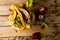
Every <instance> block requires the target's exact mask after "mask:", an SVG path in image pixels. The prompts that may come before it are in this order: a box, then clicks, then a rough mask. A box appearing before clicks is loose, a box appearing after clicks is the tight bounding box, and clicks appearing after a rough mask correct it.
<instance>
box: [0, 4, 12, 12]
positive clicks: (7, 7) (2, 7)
mask: <svg viewBox="0 0 60 40" xmlns="http://www.w3.org/2000/svg"><path fill="white" fill-rule="evenodd" d="M10 7H11V6H10V5H3V6H0V11H9V8H10Z"/></svg>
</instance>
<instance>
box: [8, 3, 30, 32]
mask: <svg viewBox="0 0 60 40" xmlns="http://www.w3.org/2000/svg"><path fill="white" fill-rule="evenodd" d="M11 9H12V10H13V11H14V13H13V15H14V16H13V17H12V15H11V14H10V16H9V21H10V23H11V22H13V23H14V21H11V20H10V19H12V18H13V19H12V20H14V19H15V17H16V15H17V13H18V17H19V18H20V21H21V23H22V25H23V26H22V25H20V26H16V28H18V29H19V30H21V31H22V30H24V29H25V28H30V24H28V23H25V21H24V19H23V16H22V13H21V12H20V10H19V8H18V7H16V5H14V4H12V5H11ZM20 9H21V8H20ZM23 10H24V9H21V11H22V12H23V13H24V15H25V16H26V18H27V19H29V18H30V15H29V14H28V12H27V11H26V10H24V11H23ZM16 12H17V13H16ZM10 17H11V18H10ZM13 23H12V24H13ZM12 26H13V25H12Z"/></svg>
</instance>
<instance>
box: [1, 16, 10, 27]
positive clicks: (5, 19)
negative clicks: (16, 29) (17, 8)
mask: <svg viewBox="0 0 60 40" xmlns="http://www.w3.org/2000/svg"><path fill="white" fill-rule="evenodd" d="M0 26H9V22H8V16H3V17H1V16H0Z"/></svg>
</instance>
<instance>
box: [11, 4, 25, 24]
mask: <svg viewBox="0 0 60 40" xmlns="http://www.w3.org/2000/svg"><path fill="white" fill-rule="evenodd" d="M11 7H12V9H14V10H16V11H17V13H18V15H19V16H20V20H21V23H22V24H23V25H24V24H25V23H24V20H23V16H22V14H21V12H20V11H19V9H18V8H17V7H16V6H15V5H14V4H12V5H11Z"/></svg>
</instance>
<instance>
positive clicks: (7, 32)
mask: <svg viewBox="0 0 60 40" xmlns="http://www.w3.org/2000/svg"><path fill="white" fill-rule="evenodd" d="M51 30H52V31H51ZM16 31H17V32H16ZM35 32H41V33H42V35H50V34H51V35H53V34H52V32H56V30H55V29H54V28H52V27H49V29H48V30H47V29H41V26H36V25H35V26H32V27H31V28H30V29H25V30H24V31H22V33H21V31H19V30H16V29H14V28H12V27H0V37H9V36H31V35H32V34H33V33H35Z"/></svg>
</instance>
